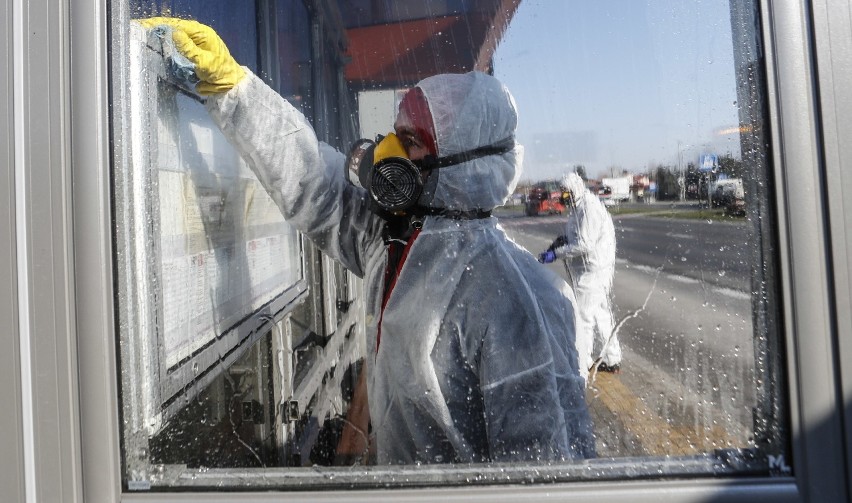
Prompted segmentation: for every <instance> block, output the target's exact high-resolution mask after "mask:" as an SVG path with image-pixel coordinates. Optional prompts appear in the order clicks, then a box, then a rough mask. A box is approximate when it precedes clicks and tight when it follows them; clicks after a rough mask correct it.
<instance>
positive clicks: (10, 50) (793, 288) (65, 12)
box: [0, 0, 852, 503]
mask: <svg viewBox="0 0 852 503" xmlns="http://www.w3.org/2000/svg"><path fill="white" fill-rule="evenodd" d="M733 1H737V0H733ZM0 5H2V7H0V12H3V14H4V15H3V16H0V20H2V21H0V23H2V27H3V28H6V29H5V30H0V31H2V33H0V55H3V56H5V57H4V58H3V59H2V60H0V112H3V113H2V114H0V160H3V161H6V162H0V179H2V180H3V181H4V183H0V190H2V191H3V193H0V195H8V196H9V197H7V198H2V197H0V200H2V201H4V204H5V208H4V209H6V210H8V213H7V215H8V216H6V217H4V218H3V219H2V221H0V242H2V243H4V245H3V246H4V247H5V248H3V251H2V252H0V284H2V285H9V286H8V287H5V288H4V290H3V294H2V297H0V310H2V311H0V314H2V316H0V342H2V343H3V347H4V348H5V349H6V350H7V351H4V352H3V353H4V354H3V356H2V360H0V363H2V364H3V365H0V375H2V376H3V377H5V379H4V386H0V400H2V401H0V403H3V404H4V407H3V411H2V412H0V431H2V432H3V433H2V436H0V442H2V443H0V446H2V447H3V451H2V452H3V453H4V461H3V470H0V473H2V474H3V475H2V476H0V490H2V494H3V495H4V499H6V498H11V501H127V502H133V501H205V502H207V503H215V502H224V501H234V500H240V501H245V502H253V501H273V500H276V501H277V500H280V499H283V498H293V499H298V500H314V501H341V500H345V501H347V502H350V501H373V502H379V501H433V500H436V499H439V498H440V499H441V500H443V501H513V502H517V501H536V502H538V501H588V500H589V499H590V498H594V499H598V500H601V499H603V500H607V499H613V500H615V499H616V498H621V499H623V500H625V501H636V502H645V501H647V502H655V503H658V502H663V501H708V500H724V501H743V502H745V501H748V502H755V501H772V502H777V501H846V500H848V498H849V488H848V487H847V483H846V480H847V478H848V477H849V475H850V466H849V465H850V461H849V460H850V456H852V449H850V444H849V442H850V440H848V437H849V436H850V435H852V429H850V428H852V425H850V421H852V418H849V417H846V418H845V419H844V416H843V412H844V408H845V407H848V404H849V402H850V400H852V398H850V396H852V393H850V391H852V378H850V377H849V376H850V374H852V347H850V342H849V339H850V330H852V329H850V323H849V316H850V315H849V313H850V312H852V301H850V269H852V262H850V258H849V255H850V254H849V250H848V248H847V246H848V243H850V242H852V231H850V229H852V226H850V222H852V211H850V209H849V206H848V204H846V205H844V204H843V197H842V196H843V195H844V194H850V193H852V167H850V166H849V164H850V163H849V161H848V160H847V159H849V155H848V154H850V151H849V149H850V146H849V144H850V142H849V141H848V139H847V138H848V134H847V135H846V136H844V135H843V133H848V132H849V129H848V123H849V121H850V117H852V106H851V105H852V97H850V95H849V91H848V82H850V81H852V65H850V56H849V54H850V51H849V50H848V49H849V47H848V45H849V43H848V39H849V35H850V33H852V29H850V27H849V23H848V20H849V19H850V6H849V5H848V3H847V2H833V1H831V0H814V1H813V2H805V1H794V0H775V1H768V0H764V1H762V4H761V5H762V17H763V19H762V21H763V30H764V32H763V39H764V42H765V46H764V49H765V51H766V65H767V66H766V72H767V76H768V87H769V89H768V91H769V93H768V99H769V110H770V127H771V129H772V156H773V159H774V161H773V171H774V176H775V180H776V196H777V197H776V199H775V200H774V201H773V203H774V204H775V205H776V211H777V225H778V228H777V231H778V247H777V252H778V259H779V264H780V270H781V283H782V296H781V299H780V302H781V303H782V305H781V308H782V312H783V317H782V320H780V321H781V322H782V326H783V336H784V338H785V343H786V346H787V355H786V358H787V359H786V362H787V368H786V371H787V376H788V389H789V396H788V397H787V399H788V402H789V411H788V413H789V417H790V429H791V453H792V459H791V460H785V462H789V463H790V464H791V465H792V467H793V474H794V475H793V476H791V477H778V478H697V479H693V480H672V481H660V480H650V481H600V482H583V483H566V484H553V485H534V486H479V487H477V486H470V487H456V488H430V489H400V490H365V491H357V492H346V493H341V492H331V493H330V492H326V493H295V494H294V493H288V494H286V495H282V494H280V493H279V494H276V493H263V492H247V493H234V492H228V493H209V492H204V493H198V494H194V493H180V494H174V493H172V494H169V493H149V494H136V493H122V491H121V479H122V475H121V474H122V467H121V457H120V442H121V441H120V435H119V431H120V428H119V419H118V413H119V404H118V397H119V393H118V391H119V390H118V384H117V383H118V368H117V358H116V355H117V348H116V340H117V338H116V333H115V330H116V326H115V320H114V312H115V311H114V309H113V302H114V300H113V299H114V293H115V292H114V290H113V261H112V260H113V259H112V257H113V250H112V232H111V225H112V218H111V208H110V205H111V202H110V179H111V178H110V169H111V168H110V160H111V156H110V148H111V147H110V143H109V142H110V137H109V122H108V110H109V87H108V75H107V63H108V54H107V46H108V44H107V37H108V36H109V31H108V26H107V19H108V12H107V6H106V3H105V2H96V1H94V0H78V1H75V2H73V3H72V2H26V1H25V0H3V3H2V4H0ZM815 58H818V59H819V62H820V64H819V65H816V63H815ZM841 83H846V84H844V85H845V86H846V88H843V86H842V85H841ZM835 84H836V85H835ZM844 154H846V155H845V157H844ZM844 167H845V168H846V169H843V168H844ZM6 182H9V183H6ZM5 201H9V203H5ZM9 306H11V307H9ZM844 420H845V423H844ZM844 425H845V426H846V429H845V430H844ZM844 433H845V434H846V435H847V437H844ZM843 438H847V441H846V443H843V442H841V441H839V439H843Z"/></svg>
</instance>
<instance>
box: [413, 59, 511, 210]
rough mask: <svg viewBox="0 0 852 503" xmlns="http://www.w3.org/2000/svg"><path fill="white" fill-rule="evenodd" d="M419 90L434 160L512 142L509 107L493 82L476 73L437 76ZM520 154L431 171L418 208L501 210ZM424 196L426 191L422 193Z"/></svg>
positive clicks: (507, 97) (504, 91)
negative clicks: (432, 180) (431, 128)
mask: <svg viewBox="0 0 852 503" xmlns="http://www.w3.org/2000/svg"><path fill="white" fill-rule="evenodd" d="M417 87H419V88H420V89H422V90H423V94H424V95H425V97H426V101H427V102H428V103H429V111H430V112H431V113H432V121H433V122H434V124H435V129H436V131H435V143H436V145H437V147H438V156H439V157H444V156H448V155H452V154H458V153H460V152H464V151H466V150H472V149H474V148H477V147H484V146H487V145H492V144H494V143H497V142H499V141H500V140H504V139H506V138H510V137H514V134H515V128H516V127H517V124H518V113H517V110H516V108H515V101H514V99H513V98H512V95H511V94H509V91H508V90H507V89H506V87H505V86H503V84H501V83H500V81H499V80H497V79H495V78H494V77H491V76H488V75H486V74H484V73H480V72H471V73H465V74H443V75H436V76H434V77H429V78H427V79H424V80H422V81H421V82H420V83H418V84H417ZM522 158H523V148H522V147H521V146H516V147H515V149H514V150H512V151H509V152H507V153H505V154H502V155H491V156H487V157H481V158H479V159H473V160H471V161H467V162H465V163H462V164H459V165H455V166H450V167H447V168H442V169H439V170H436V171H435V172H434V173H433V174H432V176H435V175H438V176H437V188H435V189H433V190H434V195H433V196H432V197H431V199H430V198H429V195H427V196H425V197H424V198H423V199H421V203H424V204H426V205H428V206H431V207H435V208H446V209H448V210H463V211H464V210H473V209H482V210H491V209H493V208H495V207H497V206H500V205H502V204H503V203H504V202H505V201H506V198H508V197H509V194H511V193H512V191H514V190H515V186H516V185H517V184H518V180H519V179H520V177H521V165H522ZM428 192H429V193H431V192H432V190H430V191H428ZM430 195H431V194H430Z"/></svg>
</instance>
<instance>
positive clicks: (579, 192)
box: [552, 173, 621, 369]
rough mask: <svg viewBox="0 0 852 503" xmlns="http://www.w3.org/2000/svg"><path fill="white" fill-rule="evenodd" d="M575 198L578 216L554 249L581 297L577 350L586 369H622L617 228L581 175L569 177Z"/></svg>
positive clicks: (567, 182)
mask: <svg viewBox="0 0 852 503" xmlns="http://www.w3.org/2000/svg"><path fill="white" fill-rule="evenodd" d="M562 186H563V188H564V189H565V190H567V191H568V192H570V193H571V195H572V198H573V205H574V209H573V211H572V212H571V213H570V214H569V215H568V220H567V222H566V223H565V234H564V235H563V236H561V237H560V239H558V240H557V241H556V242H555V243H554V245H553V246H552V249H553V251H554V252H555V253H556V257H557V258H562V259H563V260H564V262H565V269H566V270H567V271H568V275H569V277H570V279H571V282H572V286H573V287H574V294H575V295H576V297H577V312H576V315H577V350H578V352H579V353H580V359H581V361H580V367H581V368H582V369H589V368H590V367H591V366H592V365H593V363H594V361H595V360H596V359H597V358H598V356H600V357H601V358H602V361H603V363H604V364H606V365H607V366H609V367H613V366H615V365H620V364H621V345H620V344H619V342H618V338H617V337H616V335H615V334H614V333H613V314H612V304H611V294H612V280H613V275H614V273H615V228H614V226H613V224H612V217H611V216H610V215H609V212H608V211H607V210H606V207H605V206H604V205H603V203H602V202H601V201H600V200H599V199H598V198H597V197H595V196H594V194H592V193H591V192H589V190H588V189H586V184H585V183H584V182H583V179H582V178H580V176H579V175H577V174H576V173H570V174H568V175H566V176H565V177H564V178H563V181H562Z"/></svg>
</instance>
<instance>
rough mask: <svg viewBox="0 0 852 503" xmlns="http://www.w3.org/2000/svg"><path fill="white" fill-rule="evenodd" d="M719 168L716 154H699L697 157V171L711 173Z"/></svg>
mask: <svg viewBox="0 0 852 503" xmlns="http://www.w3.org/2000/svg"><path fill="white" fill-rule="evenodd" d="M717 166H719V157H718V156H717V155H716V154H701V155H700V156H699V157H698V171H701V172H704V173H706V172H708V171H713V170H714V169H716V167H717Z"/></svg>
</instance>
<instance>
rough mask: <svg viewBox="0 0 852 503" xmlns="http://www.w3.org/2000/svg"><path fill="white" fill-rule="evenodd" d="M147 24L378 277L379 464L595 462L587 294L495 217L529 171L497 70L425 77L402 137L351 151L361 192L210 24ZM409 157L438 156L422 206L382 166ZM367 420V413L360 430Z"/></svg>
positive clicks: (252, 159) (355, 260)
mask: <svg viewBox="0 0 852 503" xmlns="http://www.w3.org/2000/svg"><path fill="white" fill-rule="evenodd" d="M142 23H143V25H145V26H147V27H153V26H158V25H161V24H169V25H170V26H172V27H173V28H174V42H175V46H176V47H177V48H178V49H179V50H180V51H181V52H182V53H183V54H184V55H185V56H186V57H187V58H188V59H189V60H190V61H192V62H193V64H195V65H196V69H195V71H196V74H197V75H198V77H199V78H200V79H201V80H202V82H201V83H200V84H199V85H198V87H197V89H198V90H199V91H206V90H208V89H213V92H210V93H207V94H208V98H207V102H206V107H207V110H208V111H209V113H210V116H211V117H212V118H213V120H214V122H215V123H216V124H218V126H219V127H220V128H221V130H222V131H223V133H224V134H225V136H226V137H227V138H228V139H229V141H231V142H232V143H233V144H234V145H235V146H236V148H237V149H238V150H239V151H240V152H241V154H242V155H243V157H244V158H245V159H246V160H247V161H248V163H249V164H250V166H251V168H252V169H253V170H254V172H255V174H256V175H257V177H258V179H259V180H260V181H261V183H262V184H263V185H264V186H265V187H266V189H267V191H268V192H269V194H270V196H271V197H272V199H273V200H274V201H275V202H276V203H277V205H278V206H279V207H280V209H281V211H282V213H283V215H284V216H285V218H286V219H287V221H288V222H290V223H291V224H292V225H294V226H295V227H297V228H298V229H299V230H301V231H302V232H303V233H304V234H305V235H307V236H308V237H309V238H310V239H311V240H312V241H313V242H314V243H316V245H317V246H319V247H320V248H321V249H322V250H323V251H324V252H325V253H327V254H328V255H330V256H331V257H333V258H334V259H335V260H337V261H339V262H340V263H341V264H343V265H344V266H345V267H346V268H348V269H349V270H350V271H352V272H354V273H355V274H356V275H358V276H360V277H362V278H364V285H365V288H366V300H365V302H366V311H367V316H366V330H367V339H368V353H367V357H366V372H365V375H366V378H365V379H362V381H361V383H359V386H358V389H362V388H363V389H364V390H366V392H367V396H368V404H369V407H368V410H369V419H370V422H371V427H372V434H373V438H372V440H373V442H374V444H375V445H374V448H375V455H376V459H377V462H378V463H380V464H397V463H401V464H412V463H439V462H463V463H467V462H485V461H519V460H566V459H579V458H587V457H591V456H594V439H593V436H592V425H591V420H590V416H589V413H588V409H587V406H586V403H585V394H584V380H583V376H582V374H581V371H580V369H579V368H578V366H577V361H578V355H577V353H576V349H575V347H574V330H573V327H574V319H573V316H574V313H573V304H572V303H573V297H572V292H571V291H570V289H569V288H568V286H567V284H565V283H564V282H563V281H561V280H559V278H557V277H556V276H555V275H548V273H546V271H544V270H543V269H542V268H541V267H540V266H539V264H538V263H537V262H536V260H535V257H533V256H532V255H531V254H529V253H528V252H526V251H525V250H523V249H522V248H520V247H519V246H517V245H516V244H515V243H513V242H512V241H510V240H509V239H508V238H507V236H506V234H505V233H504V232H503V230H502V229H501V228H500V226H499V225H498V223H497V220H496V219H495V218H494V217H491V216H490V212H491V210H492V209H493V208H494V207H495V206H497V205H500V204H502V203H503V201H504V200H505V199H506V198H507V197H508V195H509V194H511V192H512V189H513V188H514V186H515V184H516V183H517V181H518V179H519V177H520V173H521V168H520V165H521V154H522V150H521V147H519V146H516V145H515V144H514V136H513V135H514V131H515V127H516V122H517V114H516V110H515V105H514V101H513V99H512V97H511V95H510V94H509V92H508V91H507V89H506V88H505V87H504V86H503V85H502V84H500V82H498V81H497V80H496V79H495V78H493V77H490V76H488V75H485V74H483V73H467V74H461V75H439V76H435V77H432V78H427V79H425V80H423V81H422V82H420V83H419V84H417V87H416V88H414V90H413V91H411V92H409V93H408V94H407V95H406V97H405V98H404V100H403V104H401V105H400V113H399V115H398V118H397V121H396V124H395V135H394V134H389V135H388V138H390V139H391V140H388V141H387V142H386V141H381V142H379V143H378V145H375V144H372V142H364V143H363V144H360V145H356V148H354V149H353V152H352V155H350V158H349V159H348V161H349V164H350V166H352V167H353V169H354V170H355V171H357V172H358V174H359V175H360V176H359V177H358V178H359V181H361V182H362V185H364V186H363V187H359V186H357V185H356V184H352V183H350V182H349V181H348V180H347V176H346V175H345V173H346V169H345V163H344V156H343V155H342V154H340V153H338V152H336V151H334V150H333V149H331V148H330V147H328V146H327V145H321V144H320V143H319V142H318V141H317V138H316V136H315V134H314V131H313V129H312V127H311V125H310V124H309V123H308V122H307V120H306V119H305V117H304V116H303V115H302V114H301V113H300V112H299V111H297V110H296V109H295V108H293V107H292V106H291V105H290V104H289V103H288V102H287V101H286V100H285V99H283V98H282V97H281V96H279V95H278V94H277V93H275V91H273V90H272V89H271V88H269V87H268V86H267V85H266V84H264V82H263V81H262V80H261V79H260V78H258V77H257V76H255V75H253V74H252V73H251V72H250V71H249V70H248V69H245V68H239V67H238V66H237V65H236V63H234V62H233V60H232V59H231V58H230V56H227V57H225V56H223V55H222V54H225V55H227V49H226V48H225V47H224V44H223V43H222V42H221V40H220V39H219V38H218V36H216V34H215V32H213V30H211V29H210V28H208V27H206V26H203V25H200V24H198V23H195V22H190V21H179V20H174V19H164V18H152V19H148V20H143V21H142ZM217 65H218V66H217ZM220 66H221V67H222V68H220ZM237 68H239V70H237ZM221 75H225V77H224V78H220V77H219V76H221ZM229 75H236V77H230V76H229ZM223 82H224V84H223ZM223 88H226V89H223ZM386 139H387V138H386ZM506 140H508V141H506ZM359 149H360V150H359ZM359 152H360V153H359ZM362 154H363V155H362ZM365 159H367V160H365ZM406 162H409V163H410V164H412V165H413V166H415V167H417V166H418V164H414V163H420V164H419V166H421V167H422V168H423V169H422V173H420V175H421V177H422V178H423V180H422V181H424V182H425V183H422V184H421V185H422V186H421V187H420V190H419V191H416V192H415V193H413V195H414V196H416V200H415V201H409V203H411V202H413V203H414V204H413V205H405V204H402V205H400V204H398V201H397V200H394V199H393V198H391V200H390V201H388V200H385V199H383V198H384V197H385V194H384V193H383V192H381V191H382V190H383V189H382V188H381V187H378V186H379V185H382V183H384V182H386V181H388V180H390V186H391V187H390V188H391V189H402V188H403V187H402V183H401V182H399V180H398V179H396V178H394V176H395V175H393V174H389V175H387V176H385V175H382V176H381V177H379V178H376V176H378V175H375V172H378V171H379V168H380V167H384V166H387V165H388V163H389V164H391V165H393V167H394V169H396V168H400V169H409V170H410V169H413V168H412V167H411V166H409V165H408V164H406ZM394 163H396V164H394ZM418 169H419V168H418ZM359 170H360V171H359ZM374 175H375V176H374ZM371 176H372V177H373V178H371ZM415 178H416V177H415ZM386 185H387V184H386ZM384 188H385V189H386V188H387V187H386V186H385V187H384ZM408 195H409V196H411V195H412V194H408ZM400 208H401V209H400ZM362 385H363V386H362ZM357 394H358V392H357V391H356V395H357ZM356 402H357V400H356ZM365 416H366V414H364V415H362V416H361V419H359V420H356V421H355V422H356V423H359V424H360V426H359V427H360V428H361V429H362V430H366V423H365V421H364V417H365Z"/></svg>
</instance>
